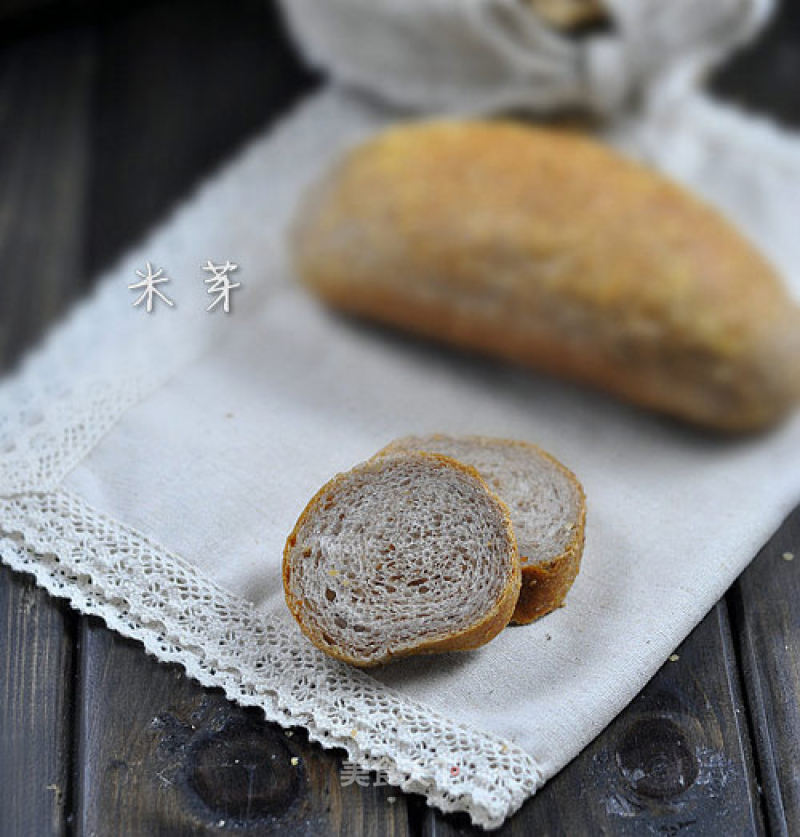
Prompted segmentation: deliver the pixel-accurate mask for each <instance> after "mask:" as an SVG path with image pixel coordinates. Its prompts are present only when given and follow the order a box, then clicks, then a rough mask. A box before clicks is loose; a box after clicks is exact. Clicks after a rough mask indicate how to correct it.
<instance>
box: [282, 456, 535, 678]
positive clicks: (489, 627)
mask: <svg viewBox="0 0 800 837" xmlns="http://www.w3.org/2000/svg"><path fill="white" fill-rule="evenodd" d="M412 455H414V456H419V457H424V458H426V459H428V460H432V461H439V462H441V463H442V464H443V465H446V466H447V467H449V468H456V469H458V470H459V471H461V472H462V473H466V474H468V475H469V476H470V477H472V478H473V479H475V480H476V481H477V482H479V483H480V485H481V487H482V488H483V489H484V490H485V491H486V493H487V495H488V496H489V497H490V498H491V500H492V501H493V503H494V504H495V505H496V507H497V509H498V510H499V512H500V514H501V516H502V520H503V528H504V529H505V532H506V536H507V538H508V546H509V550H510V556H509V557H510V572H509V574H508V578H507V579H506V584H505V585H504V588H503V590H502V592H501V594H500V596H499V597H498V599H497V601H496V602H495V603H494V605H493V606H492V608H491V609H490V610H488V611H487V612H486V613H485V614H484V616H483V617H482V618H481V619H480V620H479V621H478V622H476V623H475V624H473V625H469V626H467V627H466V628H463V629H461V630H460V631H457V632H455V633H452V634H447V635H445V636H442V637H434V638H431V639H429V640H427V641H426V642H423V643H421V644H420V645H418V646H415V647H413V648H408V649H404V650H402V651H400V652H390V653H388V654H387V655H386V656H385V657H382V658H380V659H376V660H369V661H366V662H365V661H364V660H363V659H360V658H358V657H354V656H352V655H350V654H348V653H347V652H346V651H344V650H343V649H341V648H338V647H337V646H335V645H333V644H331V643H328V642H326V641H325V639H324V638H323V636H322V635H321V633H320V632H319V631H317V630H315V628H314V626H312V625H309V624H308V622H307V621H306V620H305V619H304V618H303V610H304V608H303V602H302V600H301V599H298V598H297V597H296V596H295V595H294V594H293V592H292V590H291V583H290V582H291V557H290V552H291V550H292V548H293V547H294V545H295V544H296V542H297V535H298V533H299V532H300V530H301V529H302V527H303V525H304V524H305V522H306V521H307V519H308V518H309V517H310V516H311V515H312V514H313V513H314V512H315V510H316V508H317V507H318V506H319V505H320V503H321V502H322V501H323V498H325V497H327V496H329V495H330V494H331V493H333V492H335V491H336V488H337V486H338V485H339V484H340V483H341V482H343V481H344V480H345V479H346V477H347V474H346V473H341V474H336V476H334V477H333V478H332V479H331V480H329V481H328V482H327V483H325V485H323V486H322V488H320V489H319V491H317V492H316V494H314V496H313V497H312V498H311V500H309V502H308V503H307V505H306V507H305V509H303V512H302V513H301V514H300V517H299V518H298V519H297V523H295V525H294V528H293V529H292V531H291V533H290V534H289V537H288V538H287V539H286V545H285V547H284V550H283V573H282V575H283V590H284V595H285V598H286V605H287V607H288V608H289V611H290V612H291V614H292V615H293V616H294V618H295V620H296V621H297V624H298V625H299V626H300V630H301V631H302V632H303V633H304V634H305V635H306V637H307V638H308V639H309V640H311V642H312V643H313V644H314V645H316V647H317V648H319V649H320V650H321V651H324V652H325V653H326V654H328V655H329V656H331V657H335V658H336V659H338V660H342V662H345V663H350V664H351V665H354V666H358V667H360V668H370V667H373V666H377V665H382V664H383V663H387V662H389V661H390V660H393V659H397V658H399V657H407V656H412V655H416V654H432V653H442V652H445V651H466V650H469V649H473V648H478V647H480V646H481V645H485V644H486V643H487V642H489V640H491V639H493V638H494V637H495V636H497V634H498V633H500V631H502V630H503V628H504V627H505V626H506V625H507V624H508V622H509V620H510V619H511V615H512V613H513V612H514V607H515V605H516V603H517V599H518V598H519V592H520V585H521V570H520V562H519V551H518V549H517V539H516V536H515V535H514V530H513V528H512V526H511V515H510V513H509V511H508V507H507V506H506V504H505V503H504V502H503V501H502V500H501V499H500V498H499V497H498V496H497V495H496V494H495V493H494V492H493V491H492V490H491V489H490V488H489V486H488V485H487V484H486V482H485V480H484V479H483V478H482V477H481V475H480V474H479V473H478V472H477V471H476V470H475V469H474V468H472V467H470V466H469V465H464V464H463V463H462V462H458V461H457V460H455V459H452V458H451V457H447V456H441V455H439V454H430V453H424V452H419V453H416V454H412ZM373 461H374V457H373V459H371V460H368V461H367V462H363V463H361V465H360V466H356V467H363V466H365V465H369V464H370V463H372V462H373Z"/></svg>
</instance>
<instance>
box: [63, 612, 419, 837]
mask: <svg viewBox="0 0 800 837" xmlns="http://www.w3.org/2000/svg"><path fill="white" fill-rule="evenodd" d="M81 623H82V624H81V629H80V654H79V658H78V659H79V663H78V675H79V682H80V686H79V688H78V695H77V700H78V725H77V764H78V774H77V777H76V786H75V805H76V818H75V833H76V834H77V835H85V837H89V835H105V834H114V835H117V836H118V837H126V835H130V836H131V837H138V835H143V834H147V835H159V834H170V835H174V834H180V835H187V837H188V836H189V835H203V834H219V833H227V832H228V831H230V832H231V833H241V831H243V830H244V831H246V833H247V834H253V835H262V834H274V833H278V832H283V833H286V834H292V835H309V837H315V835H323V834H331V835H336V834H341V835H353V836H354V837H357V836H358V835H375V837H382V835H398V837H400V835H406V834H407V833H408V829H407V822H408V818H407V812H406V804H405V801H404V799H403V798H402V797H401V796H400V795H398V794H397V793H396V792H395V791H393V789H391V788H389V787H386V786H375V785H374V784H372V783H370V784H369V785H368V786H367V787H362V786H361V785H360V784H357V783H355V782H353V783H352V784H343V781H342V774H341V772H340V769H341V758H340V756H339V755H335V754H333V753H330V752H325V751H323V750H322V749H321V748H320V747H319V746H317V745H313V744H310V743H309V742H308V739H307V737H306V735H305V733H303V732H302V731H300V730H295V731H290V732H289V733H288V734H287V733H286V732H284V731H283V730H281V729H280V728H279V727H278V726H276V725H274V724H268V723H266V722H265V721H264V720H263V719H262V717H261V713H259V712H257V711H255V710H249V709H245V708H242V707H240V706H236V705H234V704H232V703H230V702H229V701H227V700H226V699H225V698H224V696H222V695H221V693H219V692H217V691H213V690H209V689H203V688H201V687H200V686H199V685H197V684H196V683H194V682H193V681H192V680H190V679H189V678H188V677H187V676H186V675H185V674H183V672H182V670H181V669H180V668H179V667H177V666H172V665H164V664H160V663H158V662H156V661H155V660H154V659H152V658H150V657H148V656H147V655H146V654H145V653H144V651H143V649H142V648H141V646H140V645H139V644H138V643H135V642H132V641H130V640H126V639H123V638H122V637H119V636H117V635H115V634H112V633H111V632H110V631H108V630H106V629H105V628H104V627H103V626H102V624H101V623H100V622H99V621H98V620H95V619H88V618H83V619H82V620H81ZM390 797H392V798H393V799H394V801H393V802H389V798H390Z"/></svg>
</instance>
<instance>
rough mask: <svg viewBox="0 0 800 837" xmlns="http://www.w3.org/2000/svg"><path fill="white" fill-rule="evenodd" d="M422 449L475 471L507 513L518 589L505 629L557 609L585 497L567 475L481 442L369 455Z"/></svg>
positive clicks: (577, 554)
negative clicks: (519, 579)
mask: <svg viewBox="0 0 800 837" xmlns="http://www.w3.org/2000/svg"><path fill="white" fill-rule="evenodd" d="M413 450H422V451H427V452H428V453H438V454H442V455H444V456H449V457H451V458H453V459H456V460H458V461H459V462H462V463H464V464H465V465H470V466H471V467H473V468H475V469H476V470H477V471H478V473H479V474H480V475H481V476H482V477H483V479H484V480H486V483H487V485H488V486H489V488H490V489H491V490H492V491H494V492H495V493H496V494H497V496H498V497H500V499H501V500H502V501H503V502H504V503H505V504H506V505H507V506H508V510H509V513H510V515H511V525H512V526H513V527H514V534H515V536H516V538H517V546H518V548H519V560H520V567H521V569H522V586H521V587H520V592H519V599H518V600H517V606H516V607H515V608H514V615H513V616H512V617H511V621H512V622H516V623H518V624H526V623H528V622H533V621H534V620H535V619H538V618H539V617H541V616H544V615H545V614H546V613H549V612H550V611H551V610H554V609H555V608H557V607H561V605H563V604H564V599H565V598H566V595H567V593H568V592H569V589H570V587H572V583H573V582H574V581H575V577H576V576H577V575H578V570H579V569H580V563H581V556H582V555H583V543H584V527H585V524H586V498H585V496H584V493H583V488H582V487H581V484H580V483H579V482H578V480H577V478H576V477H575V475H574V474H573V473H572V471H570V470H568V469H567V468H565V467H564V466H563V465H562V464H561V463H560V462H559V461H558V460H557V459H555V458H554V457H553V456H551V455H550V454H549V453H546V452H545V451H543V450H542V449H541V448H539V447H537V446H536V445H532V444H530V443H528V442H522V441H516V440H511V439H491V438H487V437H485V436H446V435H441V434H432V435H429V436H406V437H404V438H402V439H397V440H395V441H394V442H391V443H390V444H388V445H387V446H386V447H385V448H383V449H382V450H381V451H379V452H378V453H377V454H376V456H392V455H395V454H397V453H403V452H406V451H413Z"/></svg>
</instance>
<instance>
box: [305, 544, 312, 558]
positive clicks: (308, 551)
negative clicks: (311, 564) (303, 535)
mask: <svg viewBox="0 0 800 837" xmlns="http://www.w3.org/2000/svg"><path fill="white" fill-rule="evenodd" d="M310 557H311V547H310V546H307V547H306V548H305V549H304V550H303V558H310Z"/></svg>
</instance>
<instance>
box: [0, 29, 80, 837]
mask: <svg viewBox="0 0 800 837" xmlns="http://www.w3.org/2000/svg"><path fill="white" fill-rule="evenodd" d="M43 67H46V68H47V72H46V73H43V72H42V68H43ZM92 80H93V43H92V39H91V33H90V32H89V31H88V30H87V29H85V28H77V29H72V30H66V31H62V32H58V33H51V34H49V35H47V36H44V37H39V38H36V39H31V40H27V41H22V42H20V43H16V44H14V45H12V46H7V47H6V48H4V49H3V51H2V54H1V55H0V103H2V106H0V195H2V199H1V200H0V263H2V264H3V276H4V279H3V281H1V282H0V367H3V368H7V367H8V366H10V365H12V364H13V362H14V361H15V360H16V358H17V357H18V356H19V354H20V352H21V351H22V350H23V349H24V348H27V347H28V346H29V345H30V344H31V343H32V342H33V341H34V340H35V339H36V337H37V336H38V335H39V334H40V333H41V332H42V330H43V329H44V328H45V327H46V326H47V324H49V322H50V321H51V320H53V319H54V318H55V317H57V315H58V314H59V313H60V312H61V311H62V310H64V309H65V308H66V307H67V306H68V305H69V304H70V302H71V301H72V299H73V297H74V295H75V294H76V293H79V292H80V288H81V286H82V279H83V275H84V271H83V251H82V235H83V224H84V217H85V213H84V210H85V195H86V160H87V138H88V130H87V125H88V119H89V112H90V92H91V85H92ZM9 280H10V281H9ZM0 620H2V621H1V624H2V630H0V831H2V833H3V834H20V835H22V834H36V835H48V834H54V835H55V834H64V833H65V832H66V830H67V819H68V813H69V804H70V765H71V742H72V687H73V680H72V677H73V664H72V663H73V652H74V635H75V625H76V617H75V615H74V614H73V613H72V611H70V610H69V608H68V607H67V606H66V605H65V604H64V603H63V602H58V601H55V600H53V599H51V598H50V597H49V596H48V595H47V594H46V593H44V592H43V591H42V590H40V589H38V588H37V587H36V586H35V584H34V582H33V579H32V577H30V576H26V575H21V574H17V573H13V572H12V571H11V570H9V569H8V568H7V567H0Z"/></svg>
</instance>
